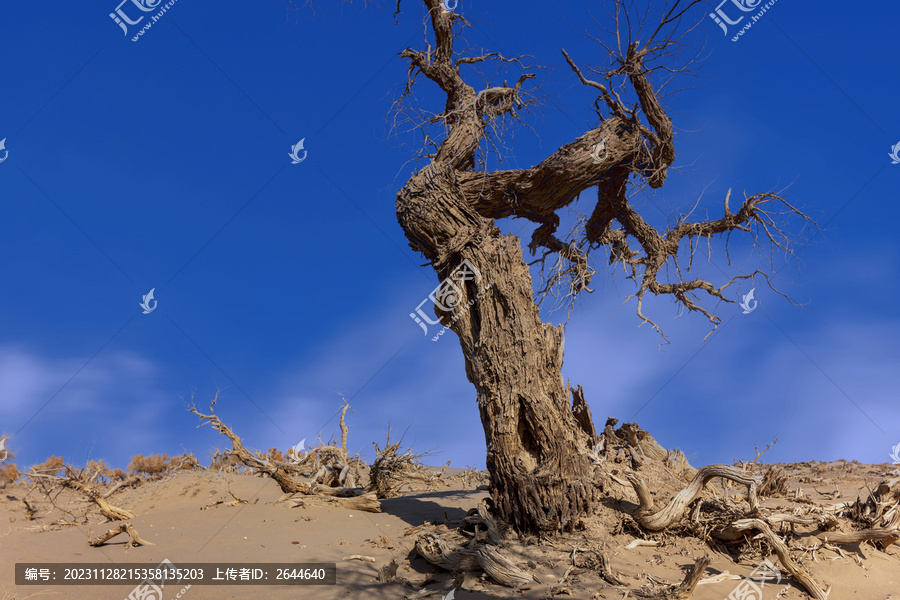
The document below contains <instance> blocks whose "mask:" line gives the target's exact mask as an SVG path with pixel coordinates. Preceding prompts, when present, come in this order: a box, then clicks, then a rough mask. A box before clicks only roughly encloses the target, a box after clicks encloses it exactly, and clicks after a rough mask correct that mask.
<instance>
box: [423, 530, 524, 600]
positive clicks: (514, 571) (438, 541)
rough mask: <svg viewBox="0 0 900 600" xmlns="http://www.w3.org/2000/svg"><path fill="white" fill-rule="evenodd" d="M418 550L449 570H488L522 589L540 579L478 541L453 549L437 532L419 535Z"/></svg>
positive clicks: (497, 579)
mask: <svg viewBox="0 0 900 600" xmlns="http://www.w3.org/2000/svg"><path fill="white" fill-rule="evenodd" d="M416 552H418V553H419V555H420V556H421V557H422V558H424V559H425V560H427V561H428V562H430V563H431V564H433V565H435V566H438V567H441V568H442V569H446V570H448V571H457V572H458V571H484V572H485V573H487V574H488V575H490V577H491V578H492V579H493V580H494V581H496V582H497V583H499V584H501V585H505V586H507V587H511V588H522V587H525V586H527V585H530V584H531V583H532V582H534V581H538V580H537V579H536V578H535V577H534V576H532V575H531V574H529V573H527V572H525V571H523V570H522V569H520V568H519V567H517V566H516V565H515V564H513V562H512V561H511V560H509V559H508V558H506V557H505V556H503V555H502V554H500V553H499V552H498V551H497V550H496V549H495V548H494V547H493V546H488V545H485V544H476V545H474V546H472V547H469V548H456V549H452V548H451V547H450V544H449V543H448V542H447V541H446V540H444V539H442V538H441V537H439V536H437V535H435V534H433V533H424V534H421V535H419V537H418V538H416Z"/></svg>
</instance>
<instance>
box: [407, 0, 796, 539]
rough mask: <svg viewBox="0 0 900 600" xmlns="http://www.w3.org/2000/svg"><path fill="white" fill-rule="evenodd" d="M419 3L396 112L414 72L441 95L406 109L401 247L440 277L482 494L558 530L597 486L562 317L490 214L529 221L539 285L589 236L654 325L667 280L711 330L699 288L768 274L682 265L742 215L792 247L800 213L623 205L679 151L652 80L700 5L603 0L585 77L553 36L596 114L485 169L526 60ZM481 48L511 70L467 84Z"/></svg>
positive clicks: (767, 207) (748, 206)
mask: <svg viewBox="0 0 900 600" xmlns="http://www.w3.org/2000/svg"><path fill="white" fill-rule="evenodd" d="M422 3H423V4H424V7H425V10H426V12H427V17H426V23H427V24H428V27H429V28H430V35H431V37H430V38H429V39H431V40H433V44H434V45H433V46H432V45H431V43H429V44H428V45H427V47H426V48H421V49H413V48H406V49H405V50H403V51H402V52H401V56H402V57H404V58H405V59H407V60H408V61H409V75H408V80H407V83H406V88H405V93H404V94H403V97H402V98H401V99H399V100H398V107H399V109H398V114H401V115H406V114H407V112H406V111H407V108H406V107H408V106H409V105H410V101H411V100H410V99H411V98H412V95H411V90H412V88H413V86H414V85H415V84H416V83H417V82H418V80H419V79H421V77H424V78H425V79H428V80H429V82H430V83H431V84H434V85H436V86H437V87H438V88H439V89H440V90H441V92H442V93H443V94H444V95H445V96H446V103H445V105H444V106H443V107H441V109H440V110H441V112H440V113H438V114H435V115H433V116H431V117H430V118H424V117H423V118H422V120H420V121H419V122H418V123H416V122H415V121H414V125H417V126H419V127H421V128H422V130H423V133H424V134H425V139H426V140H427V141H431V140H438V141H435V142H434V143H433V147H432V148H431V149H430V150H426V151H425V152H423V155H422V156H423V157H424V158H425V159H426V161H427V164H426V165H425V166H424V167H423V168H421V169H419V170H417V171H415V172H414V173H413V174H412V176H411V177H410V178H409V180H408V181H407V182H406V184H405V185H404V186H403V187H402V189H401V190H400V191H399V192H398V194H397V204H396V208H397V218H398V221H399V223H400V226H401V227H402V228H403V231H404V233H405V235H406V237H407V239H408V240H409V244H410V247H411V248H412V249H413V250H414V251H416V252H419V253H421V254H422V255H423V256H424V257H425V258H426V259H427V261H428V263H429V264H430V265H431V267H433V268H434V271H435V273H436V275H437V279H438V281H440V282H441V287H440V289H439V293H438V297H439V298H440V300H441V301H440V303H436V305H435V314H436V316H437V317H438V319H439V320H440V321H441V322H442V323H443V324H444V325H445V326H447V327H449V329H451V330H453V331H454V332H455V333H456V334H457V336H458V337H459V343H460V346H461V348H462V352H463V355H464V358H465V364H466V375H467V377H468V378H469V380H470V381H471V382H472V384H473V385H474V386H475V389H476V391H477V395H478V407H479V411H480V415H481V421H482V425H483V427H484V432H485V437H486V441H487V447H488V455H487V468H488V471H489V472H490V475H491V493H492V496H493V499H494V501H495V504H496V506H497V508H498V510H499V514H500V516H501V517H502V519H503V520H504V521H506V522H508V523H509V524H511V525H512V526H513V527H514V528H515V529H516V530H517V531H519V532H548V531H558V530H562V529H567V528H570V527H571V526H573V525H574V524H575V523H576V522H577V520H578V518H579V517H580V516H582V515H584V514H585V513H587V512H588V511H590V509H591V507H592V506H593V505H594V503H595V502H596V499H597V497H598V494H599V490H598V489H597V488H596V485H595V482H594V480H593V478H592V476H591V465H592V462H591V459H590V457H589V456H588V451H589V449H590V441H591V440H590V439H589V434H588V433H587V431H586V430H590V428H588V427H587V426H586V424H585V422H584V414H583V412H580V413H579V415H578V416H577V417H576V416H575V415H573V411H572V408H571V406H570V401H569V397H570V393H571V390H570V389H569V388H568V386H567V385H566V384H565V382H564V381H563V379H562V376H561V369H562V362H563V327H562V326H554V325H552V324H549V323H545V322H543V321H542V320H541V317H540V314H539V306H538V303H537V302H536V298H535V295H537V296H540V292H538V293H537V294H535V291H534V290H533V288H532V278H531V274H530V272H529V266H528V265H527V264H526V262H525V260H524V258H523V248H522V245H521V244H520V241H519V239H518V238H517V237H516V236H514V235H503V234H502V233H501V231H500V229H498V227H497V226H496V225H495V223H494V219H500V218H506V217H515V218H519V219H527V220H529V221H531V222H533V223H535V224H537V225H538V227H537V229H536V230H535V231H534V233H533V235H532V237H531V240H530V242H529V243H528V249H529V250H530V251H531V253H532V255H535V254H536V253H539V254H540V257H539V258H538V259H537V260H536V261H535V262H540V263H541V265H543V264H544V263H545V262H546V261H547V259H548V258H550V259H552V261H555V262H551V263H550V264H555V265H556V266H555V267H554V268H553V269H552V273H551V274H549V275H548V276H547V278H546V279H547V281H546V283H547V284H548V286H549V287H545V288H544V290H548V289H552V286H553V285H561V286H564V287H563V288H561V289H565V290H566V295H567V296H568V297H570V299H574V297H575V296H576V295H577V294H579V293H580V292H582V291H585V290H587V291H591V290H590V287H589V286H590V283H591V277H592V275H593V274H594V269H593V268H592V267H591V265H590V262H589V258H590V256H591V252H592V251H596V250H600V251H603V252H604V256H603V258H604V259H608V262H609V264H619V265H622V266H623V267H624V268H625V269H626V271H627V272H628V273H630V277H631V278H632V279H633V280H634V281H635V284H636V286H637V291H636V292H635V294H634V297H636V300H637V302H636V304H637V315H638V317H639V318H640V320H641V323H649V324H650V325H651V326H652V327H653V328H654V329H655V330H657V331H658V332H659V333H660V335H662V330H661V329H660V328H659V327H658V326H657V325H656V324H655V323H653V322H652V321H651V320H650V319H649V318H648V317H647V316H645V314H644V312H643V304H642V301H643V299H644V295H645V294H646V293H647V292H650V293H652V294H656V295H663V294H668V295H671V296H672V297H673V298H674V299H675V300H676V302H678V303H680V305H681V306H682V307H683V308H687V309H688V310H689V311H696V312H698V313H700V314H702V315H704V316H705V317H706V318H707V319H709V321H710V322H711V323H712V325H713V328H715V327H716V326H717V325H718V324H719V323H720V318H719V317H717V316H715V315H713V314H712V312H710V310H709V309H708V308H706V307H705V306H704V305H703V304H702V303H701V301H700V299H699V298H698V295H700V294H705V295H706V296H707V297H708V298H709V299H711V300H713V301H723V302H731V300H729V299H728V298H727V297H726V296H725V290H726V288H727V287H728V286H729V285H731V284H732V283H734V282H735V281H736V280H739V279H746V278H749V277H752V276H754V275H760V276H764V277H766V274H765V273H763V272H761V271H757V272H754V273H752V274H749V275H738V276H735V277H732V278H731V279H730V280H728V281H727V282H725V283H724V284H722V285H719V286H718V287H717V286H716V285H714V284H712V283H710V282H708V281H706V280H704V279H702V278H700V277H694V276H693V274H692V273H691V265H692V258H693V253H694V252H695V251H696V250H697V248H698V245H699V243H700V242H701V241H703V240H706V241H707V242H709V241H711V239H712V238H713V237H719V236H727V235H728V234H730V233H731V232H734V231H742V232H747V233H748V234H749V235H750V236H752V237H753V238H754V240H759V241H768V242H770V243H771V244H772V246H773V250H774V249H781V250H784V251H786V252H788V253H792V242H793V241H794V239H793V237H792V236H790V235H789V234H788V233H787V231H786V229H785V226H784V224H783V218H784V217H785V216H790V215H794V216H797V217H799V219H800V220H801V221H802V222H808V221H807V220H808V217H806V215H804V214H803V213H801V212H800V211H799V210H797V209H795V208H794V207H793V206H791V205H790V204H788V203H787V202H786V201H785V200H784V199H782V198H781V197H779V196H778V195H776V194H774V193H761V194H754V195H751V196H746V197H745V198H744V200H743V201H742V202H740V204H739V206H736V207H734V208H735V209H736V210H732V207H731V206H730V205H729V199H730V198H729V197H726V198H725V202H724V210H723V213H722V215H721V216H720V217H719V218H717V219H710V220H700V221H695V220H693V219H692V218H691V215H690V214H687V215H681V216H680V217H679V218H678V219H677V220H676V222H675V224H674V225H670V226H668V227H667V228H666V229H665V230H662V231H660V230H658V229H657V228H656V227H654V226H653V225H651V224H650V223H648V222H647V221H646V220H645V219H644V217H643V216H642V215H641V214H639V213H638V211H637V210H636V209H635V208H634V206H633V205H632V198H633V196H634V194H635V190H636V189H638V188H645V187H647V186H649V187H650V188H654V189H655V188H659V187H661V186H662V185H663V183H664V182H665V180H666V175H667V172H668V169H669V168H670V166H671V165H672V163H673V161H674V159H675V146H674V139H673V124H672V120H671V119H670V117H669V115H668V114H667V113H666V111H665V109H664V108H663V106H662V104H661V102H660V93H659V92H660V89H661V88H662V86H663V85H664V84H665V83H667V82H666V81H665V79H669V80H671V79H673V78H677V77H678V76H679V74H680V73H681V72H682V70H683V68H684V66H683V65H682V66H681V67H679V66H678V65H674V66H673V65H671V64H669V65H666V64H665V63H666V62H669V63H671V62H673V61H672V60H671V59H673V56H672V55H673V47H674V46H675V45H676V44H677V43H678V42H680V41H681V40H682V37H683V36H684V34H685V32H686V31H690V29H691V25H690V24H691V23H693V24H694V25H696V23H697V22H698V21H699V20H700V19H701V18H702V16H703V15H702V14H700V13H702V10H700V9H701V8H702V7H699V6H698V7H696V10H697V11H698V12H696V13H695V12H693V11H692V10H691V9H694V7H695V5H697V4H699V2H698V0H693V1H682V0H675V1H672V0H669V1H667V2H666V3H665V7H664V8H662V9H660V4H659V3H656V7H655V8H653V9H647V11H646V12H644V13H642V14H634V9H633V3H626V2H625V1H624V0H609V1H608V2H607V3H606V4H607V5H608V7H609V9H610V11H609V24H610V29H611V30H610V31H609V32H607V33H608V34H610V35H608V36H607V38H608V39H611V40H613V41H612V42H611V43H610V44H608V45H604V41H603V38H597V40H598V43H600V45H601V52H602V55H603V56H604V57H605V58H606V59H608V63H607V64H606V65H605V66H600V67H596V68H594V69H592V72H593V75H591V73H590V72H588V71H587V69H586V68H585V69H582V68H581V67H579V66H578V64H577V62H576V60H574V59H573V58H572V57H570V56H569V55H568V54H567V53H566V52H565V50H563V51H562V59H564V60H565V61H566V63H568V67H566V68H567V69H569V68H570V69H571V71H572V73H573V78H576V79H577V80H578V81H580V82H581V83H582V84H583V85H584V86H587V87H588V88H589V89H590V90H591V91H592V92H594V93H596V94H597V98H596V101H595V109H596V111H597V114H598V116H599V117H600V118H601V122H600V124H599V125H598V126H597V127H595V128H593V129H591V130H589V131H586V132H585V133H584V134H582V135H581V136H580V137H578V138H576V139H574V140H571V141H570V142H568V143H566V144H564V145H562V146H561V147H560V148H558V149H557V150H556V151H554V152H552V153H551V154H550V155H549V156H547V157H546V158H544V159H543V160H542V161H541V162H540V163H538V164H536V165H534V166H533V167H531V168H528V169H511V170H496V171H488V170H486V167H484V161H483V157H484V153H485V151H486V150H485V147H486V148H488V149H490V148H497V147H498V145H499V144H502V143H503V140H502V139H499V138H498V136H499V135H500V134H498V133H497V132H498V131H502V130H503V129H502V127H503V126H504V124H506V123H507V122H508V121H509V120H510V119H517V118H518V111H521V110H523V109H525V108H526V107H527V106H528V105H529V104H531V103H533V101H534V98H533V97H532V96H531V95H529V93H528V92H527V91H526V90H527V89H528V88H529V85H528V84H529V81H530V80H531V79H534V78H535V77H536V75H535V73H534V72H532V70H530V69H529V68H528V67H526V66H524V61H523V60H522V59H519V58H512V57H505V56H503V55H501V54H500V53H498V52H486V53H484V54H481V55H478V56H472V55H461V54H460V53H458V52H456V51H455V50H454V42H455V40H456V39H457V37H458V36H459V35H460V33H461V32H462V31H464V29H465V28H466V27H468V26H469V23H468V22H467V21H466V19H465V18H464V17H463V16H462V15H460V14H457V13H456V12H452V11H448V10H447V9H446V8H445V7H444V6H443V4H442V2H441V0H422ZM626 6H627V7H628V10H626ZM397 9H398V10H399V9H400V2H398V5H397ZM629 11H630V12H631V14H627V13H628V12H629ZM657 13H658V14H657ZM694 17H696V19H694ZM691 19H694V20H693V21H692V20H691ZM638 40H640V41H638ZM562 59H561V60H560V63H561V64H562ZM667 59H668V60H667ZM485 64H495V65H498V68H499V69H501V70H504V71H505V72H506V73H509V72H510V71H511V70H516V72H513V73H512V74H511V75H510V80H512V81H514V82H515V83H514V84H513V85H508V84H507V83H506V82H504V83H502V84H500V83H496V84H493V85H490V84H489V85H487V86H485V87H481V88H480V89H478V88H476V87H475V86H473V84H472V83H470V81H472V80H474V76H475V75H476V73H474V72H473V70H474V69H476V68H477V67H479V66H484V65H485ZM661 65H662V67H661ZM585 72H588V75H590V77H595V78H596V80H595V79H591V78H589V76H588V75H585ZM516 74H518V77H517V79H516ZM413 119H414V117H413ZM492 132H493V133H492ZM591 189H596V190H597V201H596V204H595V205H594V207H593V211H592V213H591V214H590V216H589V217H588V218H586V220H585V221H584V222H583V224H582V226H581V227H579V228H577V229H576V230H575V231H573V232H572V233H571V234H570V235H569V236H567V237H566V236H563V237H564V239H560V237H558V234H557V228H558V227H559V224H560V218H559V216H558V214H557V213H558V212H559V211H560V210H562V209H564V208H565V207H568V206H570V205H571V204H572V203H573V202H574V201H575V200H576V198H578V197H579V195H580V194H582V193H584V192H587V191H588V190H591ZM679 251H680V252H681V254H679ZM766 280H767V281H768V277H766Z"/></svg>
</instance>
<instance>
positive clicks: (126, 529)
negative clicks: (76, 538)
mask: <svg viewBox="0 0 900 600" xmlns="http://www.w3.org/2000/svg"><path fill="white" fill-rule="evenodd" d="M120 533H127V534H128V537H129V538H131V539H129V540H128V543H126V544H125V547H126V548H133V547H134V546H154V545H155V544H154V543H153V542H148V541H147V540H145V539H142V538H141V536H139V535H138V532H137V530H136V529H135V528H134V527H132V526H131V523H122V524H121V525H119V526H118V527H116V528H115V529H110V530H109V531H107V532H106V533H104V534H101V535H98V536H97V537H95V538H94V539H92V540H90V541H89V542H88V543H89V544H90V545H91V546H102V545H103V544H105V543H106V542H107V541H109V540H111V539H112V538H114V537H116V536H117V535H119V534H120Z"/></svg>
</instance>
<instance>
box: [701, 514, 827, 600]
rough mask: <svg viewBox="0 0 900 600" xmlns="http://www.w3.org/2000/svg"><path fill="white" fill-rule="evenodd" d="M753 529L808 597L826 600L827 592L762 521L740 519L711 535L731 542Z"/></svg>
mask: <svg viewBox="0 0 900 600" xmlns="http://www.w3.org/2000/svg"><path fill="white" fill-rule="evenodd" d="M754 529H755V530H758V531H759V532H760V533H762V534H763V536H764V537H765V538H766V541H768V542H769V545H771V546H772V548H773V549H774V550H775V554H777V555H778V560H780V561H781V564H782V565H783V566H784V569H785V570H786V571H787V572H788V573H790V575H791V577H793V578H794V579H795V580H797V582H798V583H800V585H802V586H803V587H804V588H806V591H807V592H809V595H810V596H812V597H813V598H815V599H816V600H828V592H827V591H823V590H822V588H820V587H819V585H818V584H817V583H816V582H815V581H814V580H813V578H812V577H810V575H809V574H808V573H807V572H806V571H804V570H803V569H801V568H800V566H799V565H798V564H797V563H795V562H794V560H793V559H792V558H791V556H790V554H788V548H787V546H786V545H785V544H784V542H782V541H781V539H779V537H778V536H777V535H775V532H773V531H772V528H771V527H769V524H768V523H766V522H765V521H763V520H762V519H741V520H739V521H735V522H734V523H732V524H731V525H729V526H728V527H725V528H724V529H722V530H721V531H718V532H713V534H712V535H713V537H716V538H718V539H720V540H726V541H731V540H737V539H740V538H741V537H742V536H743V534H744V533H745V532H747V531H752V530H754Z"/></svg>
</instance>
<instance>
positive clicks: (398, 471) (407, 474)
mask: <svg viewBox="0 0 900 600" xmlns="http://www.w3.org/2000/svg"><path fill="white" fill-rule="evenodd" d="M402 442H403V440H402V439H401V440H400V441H399V442H396V443H394V444H391V439H390V433H388V438H387V441H386V442H385V447H384V450H382V449H381V448H379V447H378V444H376V443H375V442H372V445H373V446H375V456H376V458H375V462H373V463H372V469H371V470H370V472H369V486H368V490H369V491H370V492H375V494H376V495H377V496H378V497H379V498H394V497H396V496H399V495H400V488H401V487H403V485H404V484H405V483H407V482H408V481H409V480H411V479H416V480H425V479H428V477H427V476H426V475H425V468H424V466H423V465H422V463H420V462H419V459H420V458H421V457H423V456H428V452H423V453H422V454H413V453H412V450H409V449H407V450H406V452H404V453H402V454H399V453H398V450H399V449H400V444H401V443H402Z"/></svg>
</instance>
